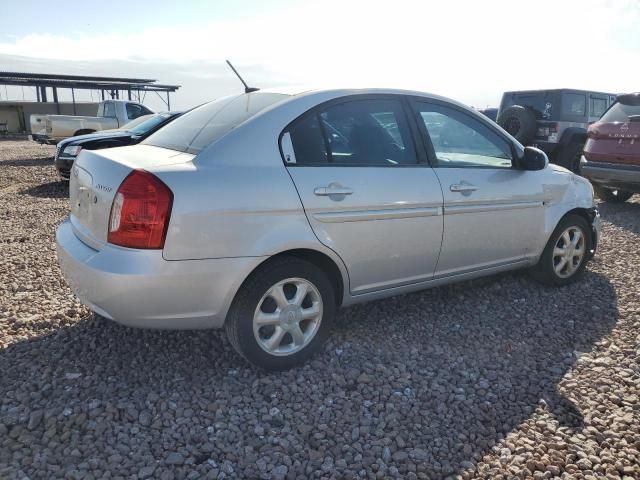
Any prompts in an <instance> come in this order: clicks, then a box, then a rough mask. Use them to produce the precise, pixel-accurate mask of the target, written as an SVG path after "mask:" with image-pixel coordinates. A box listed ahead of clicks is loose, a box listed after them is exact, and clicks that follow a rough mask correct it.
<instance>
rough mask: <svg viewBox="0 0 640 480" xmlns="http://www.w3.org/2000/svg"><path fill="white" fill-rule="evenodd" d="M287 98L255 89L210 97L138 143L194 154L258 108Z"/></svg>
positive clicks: (252, 114) (259, 109) (251, 114)
mask: <svg viewBox="0 0 640 480" xmlns="http://www.w3.org/2000/svg"><path fill="white" fill-rule="evenodd" d="M287 97H288V95H283V94H280V93H261V92H256V93H250V94H244V95H236V96H232V97H224V98H221V99H218V100H214V101H213V102H210V103H207V104H205V105H202V106H201V107H198V108H195V109H193V110H191V111H190V112H188V113H185V114H184V115H182V116H181V117H180V118H178V119H176V120H175V121H173V122H171V123H170V124H169V125H167V126H166V127H163V128H162V129H160V130H158V131H157V132H156V133H154V134H152V135H151V136H150V137H149V138H147V139H146V140H145V141H144V142H142V143H144V144H146V145H153V146H156V147H162V148H169V149H171V150H178V151H180V152H188V153H193V154H198V153H200V152H201V151H202V150H204V148H205V147H207V146H208V145H210V144H212V143H213V142H215V141H216V140H219V139H220V138H222V136H223V135H225V134H226V133H228V132H229V131H231V130H233V129H234V128H235V127H237V126H238V125H240V124H241V123H243V122H244V121H245V120H247V119H249V118H251V117H252V116H254V115H255V114H256V113H258V112H259V111H261V110H263V109H265V108H266V107H268V106H270V105H273V104H274V103H277V102H279V101H280V100H282V99H284V98H287Z"/></svg>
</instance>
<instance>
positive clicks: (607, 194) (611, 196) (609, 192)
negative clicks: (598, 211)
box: [593, 185, 633, 203]
mask: <svg viewBox="0 0 640 480" xmlns="http://www.w3.org/2000/svg"><path fill="white" fill-rule="evenodd" d="M593 191H594V192H596V195H597V196H598V198H600V199H601V200H604V201H605V202H611V203H623V202H626V201H627V200H629V199H630V198H631V197H632V196H633V192H629V191H628V190H618V189H612V188H607V187H601V186H600V185H594V186H593Z"/></svg>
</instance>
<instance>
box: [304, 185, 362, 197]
mask: <svg viewBox="0 0 640 480" xmlns="http://www.w3.org/2000/svg"><path fill="white" fill-rule="evenodd" d="M313 193H314V194H315V195H318V196H319V197H329V196H331V195H351V194H352V193H353V190H351V189H350V188H347V187H334V186H332V185H329V186H328V187H316V188H315V189H314V190H313Z"/></svg>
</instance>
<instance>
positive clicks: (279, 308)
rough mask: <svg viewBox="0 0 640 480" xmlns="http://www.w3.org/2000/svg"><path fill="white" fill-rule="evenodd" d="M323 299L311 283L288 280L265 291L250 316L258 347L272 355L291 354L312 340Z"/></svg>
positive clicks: (318, 323) (300, 279)
mask: <svg viewBox="0 0 640 480" xmlns="http://www.w3.org/2000/svg"><path fill="white" fill-rule="evenodd" d="M322 307H323V305H322V297H321V296H320V292H319V291H318V289H317V288H316V287H315V285H313V283H311V282H309V281H308V280H305V279H303V278H287V279H286V280H282V281H280V282H278V283H276V284H275V285H273V286H271V288H269V289H268V290H267V293H265V294H264V295H263V297H262V298H261V299H260V302H258V306H257V307H256V310H255V313H254V315H253V333H254V336H255V339H256V341H257V342H258V345H260V347H261V348H262V349H263V350H264V351H266V352H267V353H269V354H271V355H276V356H286V355H292V354H294V353H296V352H299V351H300V350H302V349H303V348H305V347H306V346H307V345H308V344H309V343H310V342H311V340H313V338H314V337H315V335H316V333H317V332H318V329H319V327H320V322H321V321H322V311H323V308H322Z"/></svg>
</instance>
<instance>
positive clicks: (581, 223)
mask: <svg viewBox="0 0 640 480" xmlns="http://www.w3.org/2000/svg"><path fill="white" fill-rule="evenodd" d="M577 232H580V236H581V237H580V239H576V234H577ZM576 240H577V243H575V244H574V242H576ZM591 242H592V239H591V227H590V226H589V224H588V223H587V221H586V220H585V219H584V218H583V217H581V216H580V215H575V214H568V215H566V216H565V217H564V218H562V220H560V222H559V223H558V226H557V227H556V228H555V230H554V231H553V233H552V234H551V236H550V237H549V241H548V242H547V245H546V247H545V249H544V251H543V252H542V255H541V256H540V259H539V260H538V263H537V264H536V266H535V267H533V268H532V270H531V273H532V275H533V277H534V278H535V279H536V280H537V281H539V282H540V283H544V284H546V285H554V286H561V285H567V284H569V283H572V282H575V281H576V280H577V279H578V278H580V276H581V275H582V273H583V272H584V269H585V267H586V265H587V262H588V260H589V258H590V255H589V253H590V251H591V248H592V245H591ZM569 245H572V247H570V246H569ZM563 250H564V253H563V252H562V251H563ZM580 252H581V254H580Z"/></svg>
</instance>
